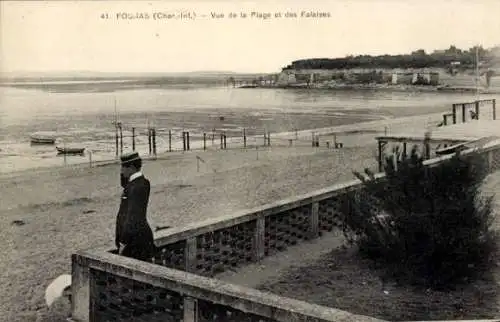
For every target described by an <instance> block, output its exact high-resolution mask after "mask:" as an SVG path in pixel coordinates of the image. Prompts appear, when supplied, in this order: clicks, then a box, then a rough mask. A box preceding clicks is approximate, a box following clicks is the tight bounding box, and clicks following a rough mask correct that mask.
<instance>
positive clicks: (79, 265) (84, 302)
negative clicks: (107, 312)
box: [71, 150, 118, 321]
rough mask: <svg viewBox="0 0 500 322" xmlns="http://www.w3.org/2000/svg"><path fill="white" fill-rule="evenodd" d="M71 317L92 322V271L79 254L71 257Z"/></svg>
mask: <svg viewBox="0 0 500 322" xmlns="http://www.w3.org/2000/svg"><path fill="white" fill-rule="evenodd" d="M117 151H118V150H117ZM71 317H72V318H73V319H74V320H75V321H90V270H89V266H88V262H87V259H86V258H84V257H82V256H80V255H78V254H72V255H71Z"/></svg>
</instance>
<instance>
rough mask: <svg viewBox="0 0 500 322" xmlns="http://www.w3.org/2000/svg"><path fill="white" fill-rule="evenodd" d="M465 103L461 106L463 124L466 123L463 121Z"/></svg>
mask: <svg viewBox="0 0 500 322" xmlns="http://www.w3.org/2000/svg"><path fill="white" fill-rule="evenodd" d="M465 106H466V105H465V103H464V104H462V122H463V123H465V122H466V119H465V114H466V113H465Z"/></svg>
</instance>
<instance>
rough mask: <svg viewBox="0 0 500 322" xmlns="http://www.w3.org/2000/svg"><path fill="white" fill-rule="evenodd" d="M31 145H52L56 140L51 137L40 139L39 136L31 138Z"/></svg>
mask: <svg viewBox="0 0 500 322" xmlns="http://www.w3.org/2000/svg"><path fill="white" fill-rule="evenodd" d="M30 139H31V144H48V145H52V144H55V143H56V139H55V138H52V137H41V136H32V137H31V138H30Z"/></svg>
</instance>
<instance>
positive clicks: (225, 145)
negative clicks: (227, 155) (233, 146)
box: [224, 133, 227, 150]
mask: <svg viewBox="0 0 500 322" xmlns="http://www.w3.org/2000/svg"><path fill="white" fill-rule="evenodd" d="M226 138H227V135H226V133H224V150H226V149H227V141H226Z"/></svg>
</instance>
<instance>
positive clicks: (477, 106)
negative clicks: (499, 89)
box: [476, 101, 479, 120]
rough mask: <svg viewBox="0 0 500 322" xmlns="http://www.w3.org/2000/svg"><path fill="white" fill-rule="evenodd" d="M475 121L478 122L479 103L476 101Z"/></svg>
mask: <svg viewBox="0 0 500 322" xmlns="http://www.w3.org/2000/svg"><path fill="white" fill-rule="evenodd" d="M476 120H479V101H476Z"/></svg>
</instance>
